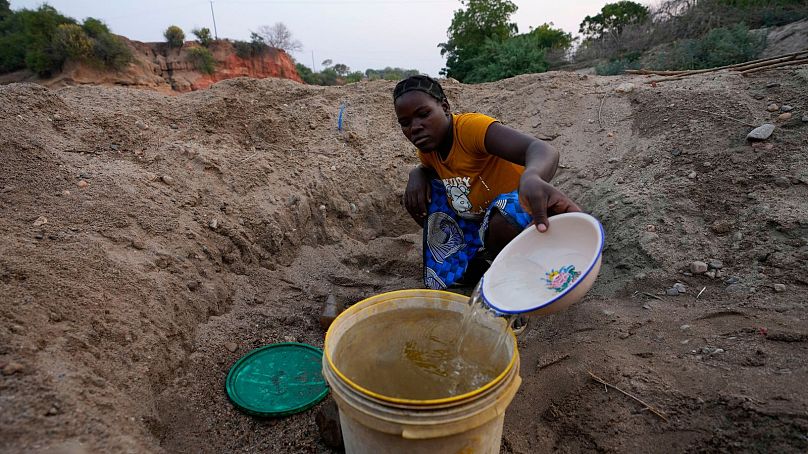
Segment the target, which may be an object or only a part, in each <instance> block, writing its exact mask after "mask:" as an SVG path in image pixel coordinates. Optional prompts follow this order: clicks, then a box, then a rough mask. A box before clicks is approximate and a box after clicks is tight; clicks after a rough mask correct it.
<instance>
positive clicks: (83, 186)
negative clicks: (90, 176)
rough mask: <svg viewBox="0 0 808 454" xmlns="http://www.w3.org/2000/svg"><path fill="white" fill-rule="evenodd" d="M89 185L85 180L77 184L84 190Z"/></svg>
mask: <svg viewBox="0 0 808 454" xmlns="http://www.w3.org/2000/svg"><path fill="white" fill-rule="evenodd" d="M89 185H90V183H87V182H86V181H85V180H79V182H78V183H76V186H78V187H80V188H81V189H84V188H86V187H87V186H89Z"/></svg>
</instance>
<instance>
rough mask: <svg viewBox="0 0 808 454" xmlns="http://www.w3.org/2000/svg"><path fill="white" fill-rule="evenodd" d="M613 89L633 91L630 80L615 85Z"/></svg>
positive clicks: (625, 91) (622, 91)
mask: <svg viewBox="0 0 808 454" xmlns="http://www.w3.org/2000/svg"><path fill="white" fill-rule="evenodd" d="M615 91H616V92H618V93H631V92H632V91H634V84H632V83H631V82H625V83H622V84H620V85H618V86H617V88H616V89H615Z"/></svg>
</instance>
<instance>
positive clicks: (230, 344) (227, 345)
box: [224, 342, 238, 353]
mask: <svg viewBox="0 0 808 454" xmlns="http://www.w3.org/2000/svg"><path fill="white" fill-rule="evenodd" d="M224 348H226V349H227V350H228V351H229V352H230V353H235V351H236V350H238V345H236V343H235V342H225V344H224Z"/></svg>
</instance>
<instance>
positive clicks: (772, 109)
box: [766, 103, 780, 112]
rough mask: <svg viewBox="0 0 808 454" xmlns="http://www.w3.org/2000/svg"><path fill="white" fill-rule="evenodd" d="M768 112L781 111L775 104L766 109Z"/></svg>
mask: <svg viewBox="0 0 808 454" xmlns="http://www.w3.org/2000/svg"><path fill="white" fill-rule="evenodd" d="M766 110H768V111H769V112H777V111H778V110H780V106H778V105H777V104H775V103H771V104H769V106H768V107H766Z"/></svg>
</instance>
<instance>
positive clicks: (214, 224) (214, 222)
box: [208, 219, 219, 230]
mask: <svg viewBox="0 0 808 454" xmlns="http://www.w3.org/2000/svg"><path fill="white" fill-rule="evenodd" d="M208 227H210V228H211V229H213V230H216V229H217V228H218V227H219V220H218V219H211V220H210V222H209V223H208Z"/></svg>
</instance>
